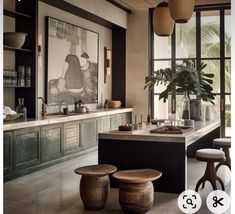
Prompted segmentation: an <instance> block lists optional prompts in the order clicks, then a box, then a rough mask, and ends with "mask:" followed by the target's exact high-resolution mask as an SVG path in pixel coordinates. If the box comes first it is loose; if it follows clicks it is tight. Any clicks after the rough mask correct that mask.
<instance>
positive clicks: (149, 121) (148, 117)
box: [147, 114, 151, 124]
mask: <svg viewBox="0 0 235 214" xmlns="http://www.w3.org/2000/svg"><path fill="white" fill-rule="evenodd" d="M147 123H148V124H150V123H151V117H150V114H148V116H147Z"/></svg>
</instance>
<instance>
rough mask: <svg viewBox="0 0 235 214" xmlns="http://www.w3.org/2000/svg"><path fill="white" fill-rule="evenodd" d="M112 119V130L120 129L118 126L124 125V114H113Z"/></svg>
mask: <svg viewBox="0 0 235 214" xmlns="http://www.w3.org/2000/svg"><path fill="white" fill-rule="evenodd" d="M110 121H111V130H115V129H118V126H120V125H122V115H121V114H117V115H113V116H111V119H110Z"/></svg>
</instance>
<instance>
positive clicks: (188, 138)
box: [99, 121, 220, 146]
mask: <svg viewBox="0 0 235 214" xmlns="http://www.w3.org/2000/svg"><path fill="white" fill-rule="evenodd" d="M219 126H220V122H219V121H213V122H212V121H195V122H194V129H193V130H192V131H189V132H186V133H184V134H155V133H154V134H153V133H150V130H151V129H156V128H157V127H158V126H157V125H148V126H146V128H143V129H137V130H133V131H118V130H113V131H110V132H105V133H99V138H100V139H113V140H128V141H151V142H175V143H186V145H187V146H188V145H190V144H192V143H193V142H195V141H196V140H198V139H200V138H201V137H203V136H205V135H206V134H208V133H210V132H211V131H213V130H214V129H216V128H218V127H219Z"/></svg>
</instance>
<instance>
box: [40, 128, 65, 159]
mask: <svg viewBox="0 0 235 214" xmlns="http://www.w3.org/2000/svg"><path fill="white" fill-rule="evenodd" d="M41 134H42V142H43V144H42V145H43V149H42V158H43V161H49V160H53V159H56V158H59V157H61V156H62V155H63V125H62V124H58V125H51V126H45V127H42V129H41Z"/></svg>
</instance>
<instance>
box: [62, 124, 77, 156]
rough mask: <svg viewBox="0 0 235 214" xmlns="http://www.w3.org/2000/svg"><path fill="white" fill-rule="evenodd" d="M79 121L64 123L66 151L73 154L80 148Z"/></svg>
mask: <svg viewBox="0 0 235 214" xmlns="http://www.w3.org/2000/svg"><path fill="white" fill-rule="evenodd" d="M79 124H80V123H79V122H71V123H65V124H64V152H65V154H71V153H75V152H78V151H79V150H80V134H79V130H80V128H79Z"/></svg>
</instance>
